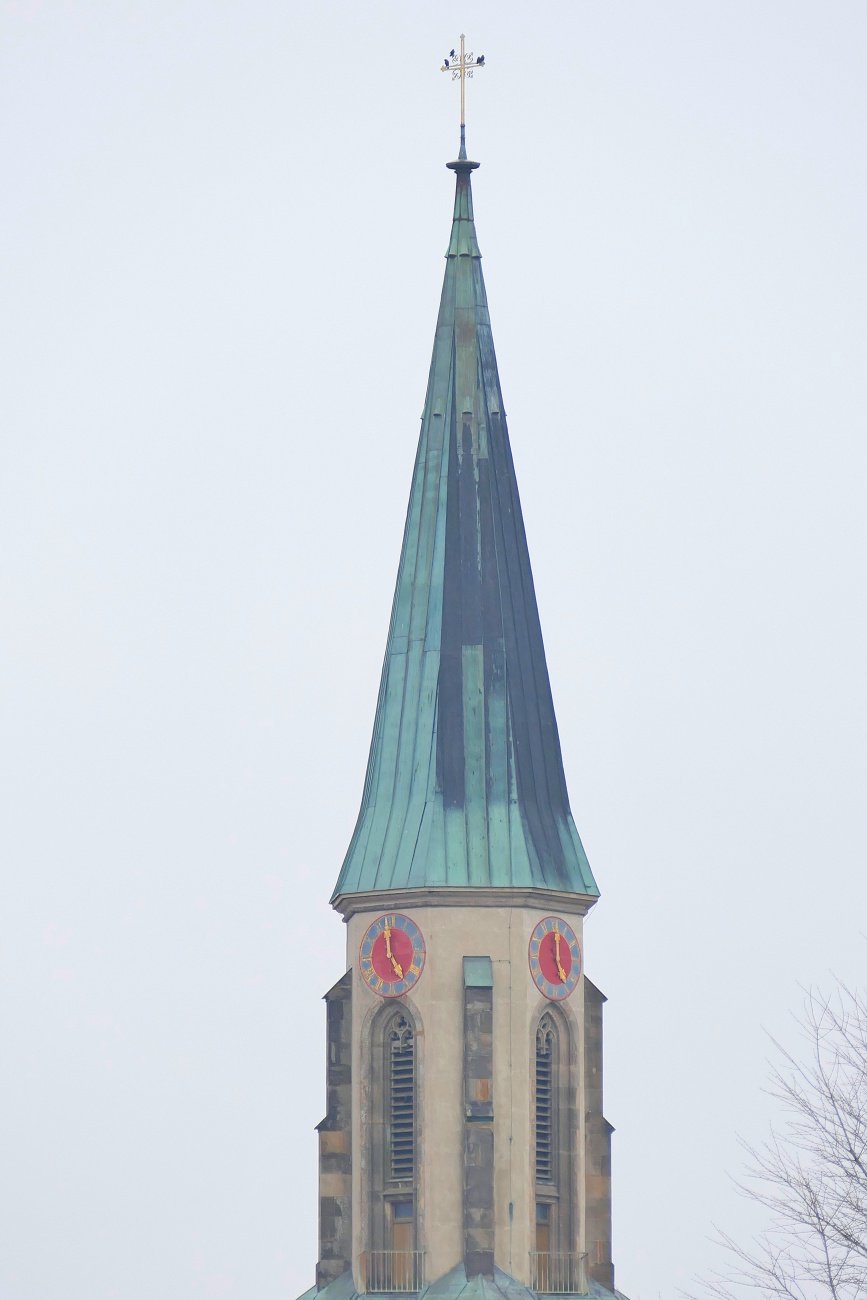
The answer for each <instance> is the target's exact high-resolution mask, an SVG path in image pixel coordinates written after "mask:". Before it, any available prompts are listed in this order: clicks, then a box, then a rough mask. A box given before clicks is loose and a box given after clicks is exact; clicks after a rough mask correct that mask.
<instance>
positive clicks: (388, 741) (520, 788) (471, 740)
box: [332, 127, 598, 907]
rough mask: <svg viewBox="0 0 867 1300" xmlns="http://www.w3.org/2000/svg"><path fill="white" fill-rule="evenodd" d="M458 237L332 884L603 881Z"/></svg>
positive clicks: (461, 231) (469, 247) (476, 289)
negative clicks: (573, 795)
mask: <svg viewBox="0 0 867 1300" xmlns="http://www.w3.org/2000/svg"><path fill="white" fill-rule="evenodd" d="M447 165H448V167H449V168H451V170H453V171H454V172H455V174H456V175H455V181H456V184H455V206H454V216H453V220H452V229H451V238H450V241H449V246H448V251H447V253H446V270H445V279H444V283H443V290H442V298H441V302H440V310H439V317H438V320H437V327H436V337H435V340H434V348H433V357H432V360H431V368H430V377H429V380H428V387H427V396H426V398H425V404H424V414H423V416H422V425H421V436H420V439H419V445H418V453H417V456H416V462H415V470H414V474H413V481H412V490H411V494H410V501H409V510H408V513H407V519H406V528H405V532H404V539H403V548H402V551H401V556H400V565H399V569H398V575H397V585H396V588H395V594H394V604H393V607H392V615H391V626H390V629H389V635H388V645H387V648H386V653H385V663H384V666H383V672H382V681H381V686H380V692H379V699H378V702H377V707H376V719H375V724H374V731H373V739H372V742H371V749H370V758H369V762H368V769H367V777H366V781H365V786H364V794H363V798H362V803H361V811H360V813H359V818H358V823H357V826H356V829H355V833H354V835H353V838H352V842H351V844H350V846H349V850H348V852H347V855H346V858H345V860H344V863H343V868H342V870H341V872H340V877H339V880H338V882H337V886H336V888H335V891H334V895H333V898H332V901H333V902H334V903H335V905H336V906H338V907H341V906H342V900H344V899H347V902H349V899H348V898H347V896H349V895H357V894H359V893H368V892H378V891H387V892H389V893H391V894H394V893H395V891H403V890H416V889H418V890H428V889H431V888H434V889H442V888H452V889H453V888H459V889H463V888H468V889H472V888H474V887H476V888H478V887H482V888H491V887H493V888H506V889H508V888H511V889H545V890H549V891H557V892H566V893H570V894H574V895H579V896H582V897H583V899H584V900H585V906H589V905H590V904H591V903H592V902H593V901H594V900H595V898H596V897H597V896H598V889H597V887H596V883H595V881H594V879H593V875H592V873H591V871H590V866H589V864H588V861H587V857H586V854H585V853H584V849H583V846H582V844H581V840H580V838H579V836H578V832H577V830H576V827H575V823H574V821H573V819H572V814H571V812H570V808H569V798H568V794H567V789H566V779H565V775H564V771H563V760H562V756H561V752H560V741H559V736H558V733H557V721H556V718H555V714H554V704H553V700H552V696H551V687H550V683H549V680H548V668H547V664H546V661H545V650H544V646H543V642H542V631H541V627H540V623H539V614H538V610H537V607H536V595H535V591H534V587H533V575H532V570H531V567H530V557H529V552H528V549H527V539H526V535H525V532H524V521H523V517H522V514H521V504H520V499H519V495H518V485H517V481H516V478H515V469H514V465H513V462H512V453H511V449H510V445H509V435H508V430H507V427H506V415H505V410H504V406H503V397H502V391H501V388H500V379H499V374H498V372H497V362H496V357H495V354H494V344H493V338H492V334H491V325H490V317H489V314H488V304H487V298H486V295H485V285H484V279H483V277H482V266H481V253H480V252H479V245H478V241H477V239H476V229H475V222H474V219H473V200H472V188H471V174H472V172H473V171H474V170H475V169H476V168H477V167H478V165H479V164H478V163H475V162H471V161H469V160H468V158H467V154H466V148H465V141H464V130H463V127H462V128H461V148H460V152H459V156H458V158H457V159H456V160H455V161H454V162H451V163H448V164H447Z"/></svg>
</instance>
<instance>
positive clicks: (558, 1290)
mask: <svg viewBox="0 0 867 1300" xmlns="http://www.w3.org/2000/svg"><path fill="white" fill-rule="evenodd" d="M530 1279H531V1281H530V1285H531V1286H532V1288H533V1290H534V1291H536V1292H537V1293H538V1294H539V1295H587V1294H588V1287H587V1255H586V1254H580V1255H579V1254H577V1253H576V1252H574V1251H554V1250H531V1251H530Z"/></svg>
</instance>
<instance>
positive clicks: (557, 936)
mask: <svg viewBox="0 0 867 1300" xmlns="http://www.w3.org/2000/svg"><path fill="white" fill-rule="evenodd" d="M554 960H555V961H556V963H557V974H558V975H559V976H560V978H561V980H562V981H563V983H564V984H565V983H566V972H565V971H564V969H563V967H562V966H561V965H560V931H559V930H558V929H557V926H556V925H555V926H554Z"/></svg>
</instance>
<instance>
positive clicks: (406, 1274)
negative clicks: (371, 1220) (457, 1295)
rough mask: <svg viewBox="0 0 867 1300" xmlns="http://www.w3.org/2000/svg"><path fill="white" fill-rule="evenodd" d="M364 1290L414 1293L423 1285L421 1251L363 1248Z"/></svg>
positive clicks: (389, 1293)
mask: <svg viewBox="0 0 867 1300" xmlns="http://www.w3.org/2000/svg"><path fill="white" fill-rule="evenodd" d="M361 1271H362V1275H363V1277H364V1289H365V1291H369V1292H373V1293H374V1294H375V1295H395V1294H398V1293H401V1292H412V1293H418V1292H419V1291H421V1290H422V1289H423V1287H424V1285H425V1281H424V1251H423V1250H367V1251H365V1252H364V1254H363V1255H362V1258H361Z"/></svg>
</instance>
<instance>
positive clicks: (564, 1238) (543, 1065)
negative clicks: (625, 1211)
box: [532, 1009, 578, 1289]
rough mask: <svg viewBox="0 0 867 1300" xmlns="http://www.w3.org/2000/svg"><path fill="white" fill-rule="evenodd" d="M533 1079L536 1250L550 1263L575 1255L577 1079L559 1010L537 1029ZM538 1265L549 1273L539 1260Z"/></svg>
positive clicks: (545, 1016) (543, 1019) (544, 1017)
mask: <svg viewBox="0 0 867 1300" xmlns="http://www.w3.org/2000/svg"><path fill="white" fill-rule="evenodd" d="M532 1077H533V1085H534V1086H533V1135H534V1152H533V1160H534V1169H535V1176H536V1215H535V1218H536V1234H535V1235H536V1250H537V1252H541V1254H542V1255H545V1256H546V1257H547V1255H548V1252H551V1251H554V1252H561V1253H562V1252H567V1253H568V1252H570V1251H573V1250H574V1249H575V1232H574V1213H573V1208H574V1201H575V1198H574V1195H573V1182H574V1179H575V1177H576V1170H577V1163H576V1152H577V1141H578V1134H577V1132H576V1123H577V1106H576V1101H577V1097H576V1090H577V1076H576V1075H575V1074H573V1065H572V1052H571V1034H570V1032H569V1025H568V1022H567V1021H566V1019H565V1017H564V1016H563V1015H562V1014H561V1013H560V1011H559V1009H558V1010H554V1009H552V1010H550V1011H546V1012H545V1013H544V1014H543V1015H542V1017H541V1019H540V1020H539V1022H538V1024H537V1026H536V1034H535V1042H534V1058H533V1076H532ZM558 1257H559V1256H558ZM550 1259H551V1260H553V1259H554V1256H553V1255H551V1256H550ZM537 1263H538V1266H539V1267H542V1268H546V1267H548V1264H547V1263H545V1261H544V1260H543V1259H541V1258H538V1259H537ZM543 1289H544V1287H543Z"/></svg>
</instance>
